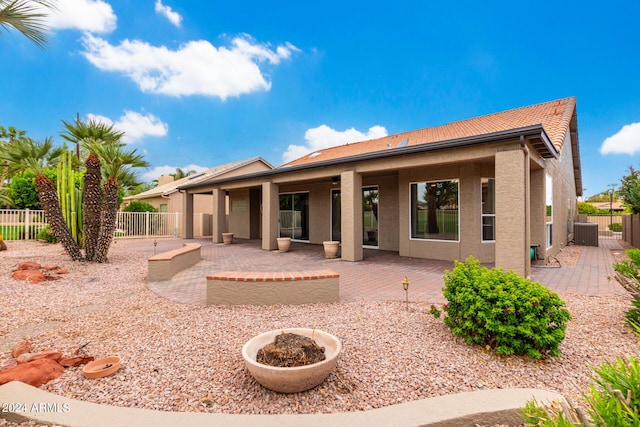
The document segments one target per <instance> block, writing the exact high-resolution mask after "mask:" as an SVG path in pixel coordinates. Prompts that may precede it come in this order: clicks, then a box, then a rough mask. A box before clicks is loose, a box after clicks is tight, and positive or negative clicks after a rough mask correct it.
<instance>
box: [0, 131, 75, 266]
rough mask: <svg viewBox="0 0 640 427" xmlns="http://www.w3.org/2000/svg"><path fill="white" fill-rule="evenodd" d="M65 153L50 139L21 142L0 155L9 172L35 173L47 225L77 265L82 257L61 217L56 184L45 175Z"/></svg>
mask: <svg viewBox="0 0 640 427" xmlns="http://www.w3.org/2000/svg"><path fill="white" fill-rule="evenodd" d="M65 151H66V147H64V146H63V147H57V148H54V146H53V140H52V139H51V138H46V139H45V140H44V141H34V140H32V139H30V138H24V139H20V140H16V141H13V143H12V144H11V145H9V147H8V148H7V149H6V150H3V151H2V153H0V154H1V155H2V160H4V161H6V162H7V166H8V169H9V171H10V172H12V173H17V172H24V171H26V170H31V171H33V172H34V174H35V186H36V191H37V192H38V198H39V199H40V203H41V204H42V209H43V210H44V213H45V216H46V217H47V222H48V223H49V225H50V226H51V228H52V229H53V232H54V234H55V236H56V239H57V240H58V241H59V242H60V243H61V244H62V246H63V247H64V248H65V250H66V251H67V253H68V254H69V256H70V257H71V259H72V260H74V261H79V260H81V259H82V253H81V252H80V248H79V246H78V244H77V242H76V241H75V239H74V238H73V236H72V235H71V232H70V231H69V228H68V227H67V224H66V222H65V220H64V217H63V215H62V209H61V208H60V202H59V200H58V195H57V193H56V186H55V183H54V182H53V180H52V179H51V178H49V177H48V176H47V175H46V173H47V171H48V170H51V169H53V168H55V166H56V165H57V162H58V160H59V158H60V156H61V155H62V153H64V152H65Z"/></svg>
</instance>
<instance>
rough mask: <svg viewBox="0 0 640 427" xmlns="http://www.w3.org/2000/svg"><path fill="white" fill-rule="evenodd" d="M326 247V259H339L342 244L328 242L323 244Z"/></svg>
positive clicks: (332, 241)
mask: <svg viewBox="0 0 640 427" xmlns="http://www.w3.org/2000/svg"><path fill="white" fill-rule="evenodd" d="M322 245H323V246H324V257H325V258H338V250H339V249H340V242H338V241H335V240H327V241H324V242H322Z"/></svg>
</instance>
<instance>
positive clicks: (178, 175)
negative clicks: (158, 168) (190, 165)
mask: <svg viewBox="0 0 640 427" xmlns="http://www.w3.org/2000/svg"><path fill="white" fill-rule="evenodd" d="M196 173H198V172H197V171H194V170H193V169H191V170H188V171H185V170H183V169H180V168H176V173H174V174H171V176H173V180H174V181H177V180H179V179H182V178H186V177H188V176H191V175H195V174H196Z"/></svg>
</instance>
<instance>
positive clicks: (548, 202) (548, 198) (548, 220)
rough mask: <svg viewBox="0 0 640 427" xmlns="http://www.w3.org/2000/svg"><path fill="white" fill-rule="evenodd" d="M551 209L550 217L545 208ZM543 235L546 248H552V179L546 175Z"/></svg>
mask: <svg viewBox="0 0 640 427" xmlns="http://www.w3.org/2000/svg"><path fill="white" fill-rule="evenodd" d="M548 207H551V215H547V208H548ZM544 217H545V235H546V248H547V249H550V248H552V247H553V178H552V177H551V175H549V174H547V175H546V179H545V207H544Z"/></svg>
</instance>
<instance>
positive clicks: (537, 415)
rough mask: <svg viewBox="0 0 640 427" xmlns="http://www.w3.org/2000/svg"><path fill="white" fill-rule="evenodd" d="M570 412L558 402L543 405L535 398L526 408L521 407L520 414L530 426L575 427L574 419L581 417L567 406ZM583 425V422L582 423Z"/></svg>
mask: <svg viewBox="0 0 640 427" xmlns="http://www.w3.org/2000/svg"><path fill="white" fill-rule="evenodd" d="M567 410H568V411H569V414H568V415H567V414H566V413H565V411H566V410H565V409H563V408H562V406H561V405H560V404H559V403H558V402H551V404H550V405H546V406H545V405H541V404H539V403H538V402H537V401H535V400H530V401H528V402H527V403H526V406H525V407H524V408H520V411H521V413H520V416H521V417H522V419H523V420H524V422H525V423H526V425H528V426H536V427H538V426H539V427H575V426H576V424H575V423H574V421H572V419H573V420H575V419H577V418H579V415H578V414H577V413H576V412H575V411H571V410H570V409H569V408H567ZM580 425H583V424H580Z"/></svg>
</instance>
